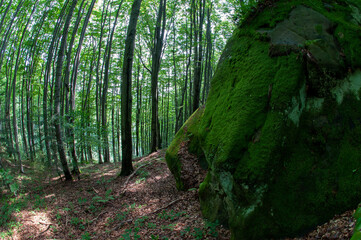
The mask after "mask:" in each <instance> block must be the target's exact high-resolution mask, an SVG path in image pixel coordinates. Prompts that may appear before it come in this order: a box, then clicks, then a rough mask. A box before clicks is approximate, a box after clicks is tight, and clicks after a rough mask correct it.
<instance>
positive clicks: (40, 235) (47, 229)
mask: <svg viewBox="0 0 361 240" xmlns="http://www.w3.org/2000/svg"><path fill="white" fill-rule="evenodd" d="M50 227H51V224H49V226H48V227H47V229H45V230H44V231H42V232H41V233H39V234H38V235H37V236H35V237H34V238H33V239H36V238H38V237H40V236H41V235H42V234H44V233H45V232H47V231H48V230H49V229H50Z"/></svg>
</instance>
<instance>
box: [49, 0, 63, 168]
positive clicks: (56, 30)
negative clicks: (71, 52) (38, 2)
mask: <svg viewBox="0 0 361 240" xmlns="http://www.w3.org/2000/svg"><path fill="white" fill-rule="evenodd" d="M68 3H69V0H67V1H66V2H65V3H64V5H63V8H62V10H61V12H60V15H59V18H58V20H57V23H56V26H55V28H54V31H53V37H52V40H51V43H50V46H49V50H48V56H47V62H46V68H45V73H44V90H43V122H44V123H43V125H44V142H45V149H46V155H47V159H48V164H49V166H50V165H51V149H50V141H51V137H50V131H49V125H48V84H49V79H50V71H51V63H52V61H53V56H54V47H55V45H56V42H57V41H58V35H59V32H60V29H61V26H62V20H63V16H64V15H65V11H66V8H67V5H68ZM55 49H56V47H55ZM50 112H51V111H50Z"/></svg>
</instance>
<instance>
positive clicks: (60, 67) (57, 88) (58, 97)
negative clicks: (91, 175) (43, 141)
mask: <svg viewBox="0 0 361 240" xmlns="http://www.w3.org/2000/svg"><path fill="white" fill-rule="evenodd" d="M77 2H78V0H73V2H72V5H71V6H70V8H69V12H68V15H67V18H66V21H65V24H64V29H63V35H62V39H61V43H60V47H59V53H58V60H57V65H56V76H55V86H54V98H55V99H54V115H55V120H54V127H55V135H56V141H57V145H58V152H59V157H60V162H61V164H62V166H63V171H64V174H65V179H66V180H70V181H71V180H72V176H71V174H70V171H69V167H68V163H67V160H66V154H65V149H64V143H63V132H62V120H61V116H60V104H61V102H60V101H61V95H60V91H61V78H62V70H63V62H64V55H65V49H66V41H67V37H68V32H69V25H70V22H71V18H72V16H73V12H74V9H75V6H76V4H77Z"/></svg>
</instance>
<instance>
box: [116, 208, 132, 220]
mask: <svg viewBox="0 0 361 240" xmlns="http://www.w3.org/2000/svg"><path fill="white" fill-rule="evenodd" d="M128 214H129V210H128V211H125V212H120V213H117V215H116V216H115V219H116V221H119V222H121V221H123V220H124V219H125V218H126V217H127V215H128Z"/></svg>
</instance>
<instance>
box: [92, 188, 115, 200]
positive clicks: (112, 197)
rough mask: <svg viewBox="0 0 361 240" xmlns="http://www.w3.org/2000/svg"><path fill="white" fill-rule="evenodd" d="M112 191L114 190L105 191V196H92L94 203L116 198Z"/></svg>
mask: <svg viewBox="0 0 361 240" xmlns="http://www.w3.org/2000/svg"><path fill="white" fill-rule="evenodd" d="M111 193H112V190H111V189H108V190H107V191H106V192H105V196H104V198H103V197H101V196H95V197H93V198H92V201H93V203H107V202H109V201H111V200H114V196H113V195H111Z"/></svg>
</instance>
